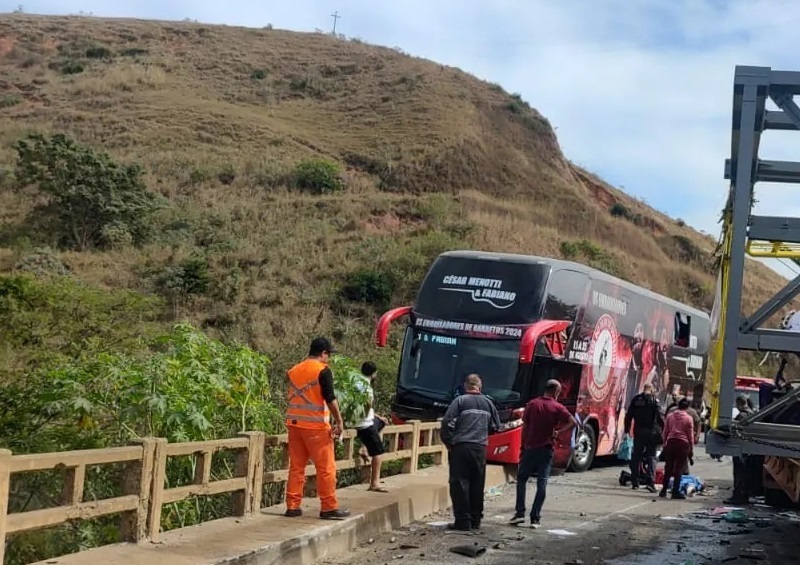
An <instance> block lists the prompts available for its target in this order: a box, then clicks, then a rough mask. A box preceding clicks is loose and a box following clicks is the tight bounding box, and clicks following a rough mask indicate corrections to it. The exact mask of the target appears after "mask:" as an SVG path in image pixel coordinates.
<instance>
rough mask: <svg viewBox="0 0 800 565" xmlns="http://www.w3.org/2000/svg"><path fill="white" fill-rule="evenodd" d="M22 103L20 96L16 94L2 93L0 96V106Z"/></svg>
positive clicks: (6, 106)
mask: <svg viewBox="0 0 800 565" xmlns="http://www.w3.org/2000/svg"><path fill="white" fill-rule="evenodd" d="M17 104H22V97H21V96H19V95H17V94H4V95H3V96H0V108H11V107H13V106H16V105H17Z"/></svg>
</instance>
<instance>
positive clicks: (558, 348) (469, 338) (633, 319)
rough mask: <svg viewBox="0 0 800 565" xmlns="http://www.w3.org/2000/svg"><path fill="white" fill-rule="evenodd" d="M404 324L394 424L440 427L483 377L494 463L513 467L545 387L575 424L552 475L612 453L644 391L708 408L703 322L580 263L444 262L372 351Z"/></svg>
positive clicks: (385, 327) (499, 258) (388, 319)
mask: <svg viewBox="0 0 800 565" xmlns="http://www.w3.org/2000/svg"><path fill="white" fill-rule="evenodd" d="M406 316H408V317H409V322H408V325H407V327H406V329H405V335H404V338H403V343H402V352H401V355H400V364H399V368H398V375H397V392H396V394H395V398H394V401H393V404H392V418H393V420H394V421H395V423H402V422H404V421H408V420H422V421H435V420H437V419H438V418H441V417H442V415H443V414H444V411H445V410H446V409H447V407H448V405H449V404H450V402H451V401H452V400H453V398H454V397H455V396H456V395H457V394H459V393H460V391H461V385H462V383H463V380H464V378H465V377H466V376H467V375H468V374H469V373H473V372H474V373H478V374H479V375H481V377H482V379H483V387H484V388H483V392H484V394H486V395H487V396H489V397H490V398H491V399H492V400H493V401H494V402H495V404H496V406H497V408H498V411H499V412H500V417H501V420H502V422H503V428H502V430H501V431H500V432H499V433H497V434H494V435H492V436H491V437H490V440H489V446H488V448H487V457H488V460H489V461H490V462H494V463H504V464H517V463H518V462H519V455H520V443H521V424H522V420H521V417H522V409H523V407H524V406H525V404H526V402H527V401H528V400H529V399H531V398H533V397H535V396H538V395H540V394H541V393H542V391H543V389H544V384H545V383H546V382H547V380H548V379H551V378H555V379H558V380H559V381H561V383H562V385H563V390H562V393H561V397H560V401H561V402H562V403H563V404H564V405H565V406H566V407H567V408H568V409H569V410H570V412H573V413H574V414H576V415H577V416H578V419H579V421H580V422H581V424H582V425H581V427H580V429H578V430H577V431H576V432H574V433H573V435H572V438H571V440H570V438H562V441H561V442H560V443H561V447H559V448H557V449H556V457H555V461H554V466H555V467H556V468H560V469H564V468H567V467H569V468H570V469H572V470H574V471H585V470H587V469H589V468H590V467H591V465H592V462H593V460H594V458H595V456H603V455H609V454H613V453H616V451H617V449H618V445H619V441H620V439H621V438H622V434H623V422H624V415H625V409H626V408H627V406H628V403H629V401H630V399H631V398H633V396H634V395H635V394H636V393H638V392H639V391H640V390H641V388H642V386H643V385H644V384H645V383H647V382H650V383H652V384H653V385H654V386H655V388H656V390H657V393H658V396H659V399H660V401H661V402H662V404H663V403H664V402H665V401H666V398H667V396H668V395H670V394H680V395H685V396H687V397H689V398H690V399H692V401H693V403H694V404H695V405H697V406H698V407H699V406H700V403H701V402H702V399H703V384H704V378H705V370H706V364H707V355H708V348H709V341H710V323H709V317H708V315H706V314H705V313H703V312H701V311H699V310H696V309H694V308H691V307H689V306H686V305H684V304H681V303H679V302H676V301H674V300H671V299H669V298H666V297H664V296H661V295H659V294H656V293H654V292H651V291H649V290H646V289H644V288H641V287H638V286H635V285H633V284H630V283H628V282H625V281H623V280H620V279H618V278H616V277H613V276H610V275H608V274H606V273H603V272H601V271H598V270H595V269H592V268H589V267H586V266H584V265H580V264H578V263H573V262H569V261H561V260H557V259H550V258H545V257H533V256H524V255H512V254H501V253H484V252H478V251H449V252H446V253H442V254H441V255H439V257H437V259H436V260H435V261H434V262H433V264H432V265H431V267H430V269H429V270H428V273H427V274H426V276H425V279H424V281H423V282H422V285H421V287H420V289H419V292H418V294H417V298H416V302H415V304H414V305H413V306H406V307H401V308H395V309H393V310H390V311H388V312H386V313H385V314H384V315H383V316H382V317H381V318H380V320H379V321H378V325H377V328H376V335H375V339H376V343H377V345H378V346H379V347H385V346H386V345H387V339H388V335H389V328H390V325H391V324H392V322H393V321H395V320H398V319H400V318H403V317H406Z"/></svg>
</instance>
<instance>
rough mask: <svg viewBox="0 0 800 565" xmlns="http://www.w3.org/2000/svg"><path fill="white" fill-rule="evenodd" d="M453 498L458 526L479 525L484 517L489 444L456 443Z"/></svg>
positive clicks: (452, 455)
mask: <svg viewBox="0 0 800 565" xmlns="http://www.w3.org/2000/svg"><path fill="white" fill-rule="evenodd" d="M449 463H450V501H451V502H452V503H453V516H454V517H455V523H456V526H465V527H466V526H472V527H478V526H479V525H480V523H481V519H482V518H483V491H484V489H485V487H486V446H484V445H478V444H475V443H460V444H456V445H454V446H453V447H452V449H451V450H450V460H449Z"/></svg>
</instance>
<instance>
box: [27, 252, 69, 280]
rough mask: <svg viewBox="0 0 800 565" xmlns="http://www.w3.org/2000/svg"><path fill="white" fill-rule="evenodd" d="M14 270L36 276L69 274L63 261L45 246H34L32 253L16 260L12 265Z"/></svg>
mask: <svg viewBox="0 0 800 565" xmlns="http://www.w3.org/2000/svg"><path fill="white" fill-rule="evenodd" d="M14 270H15V271H20V272H22V273H30V274H32V275H35V276H37V277H45V276H49V275H57V276H65V275H68V274H69V268H68V267H67V266H66V265H65V264H64V262H63V261H61V259H59V258H58V257H57V256H56V255H55V253H53V251H52V250H50V249H48V248H46V247H39V248H36V249H34V250H33V253H31V254H30V255H26V256H25V257H23V258H22V259H20V260H19V261H17V264H16V265H14Z"/></svg>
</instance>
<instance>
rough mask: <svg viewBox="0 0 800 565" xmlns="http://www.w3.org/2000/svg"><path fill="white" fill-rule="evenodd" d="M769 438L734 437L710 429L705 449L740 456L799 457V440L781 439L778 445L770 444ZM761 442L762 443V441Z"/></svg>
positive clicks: (771, 440) (771, 441) (772, 440)
mask: <svg viewBox="0 0 800 565" xmlns="http://www.w3.org/2000/svg"><path fill="white" fill-rule="evenodd" d="M774 441H775V440H774V439H770V438H763V439H762V438H754V439H745V438H735V437H730V436H726V435H724V434H722V433H719V432H714V431H710V432H709V433H708V438H707V439H706V451H707V452H708V453H718V454H719V455H730V456H731V457H741V456H742V455H771V456H773V457H793V458H795V459H800V441H787V440H785V439H784V440H782V441H781V442H780V445H772V443H773V442H774ZM762 442H763V443H762Z"/></svg>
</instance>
